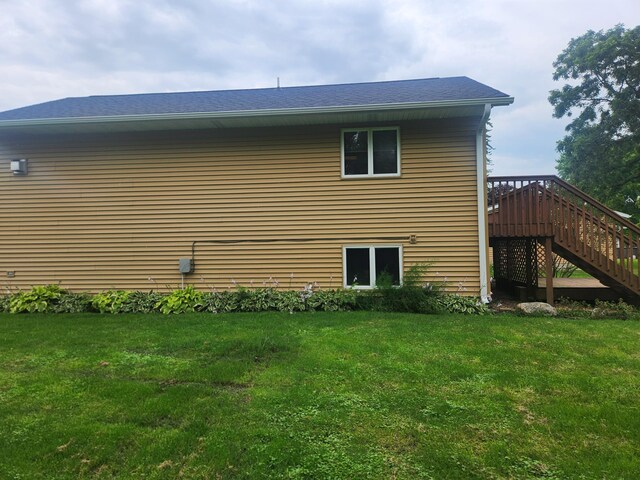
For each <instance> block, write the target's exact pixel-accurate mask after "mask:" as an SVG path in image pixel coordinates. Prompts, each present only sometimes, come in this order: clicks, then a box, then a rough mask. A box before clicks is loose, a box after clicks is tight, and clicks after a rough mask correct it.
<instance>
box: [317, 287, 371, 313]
mask: <svg viewBox="0 0 640 480" xmlns="http://www.w3.org/2000/svg"><path fill="white" fill-rule="evenodd" d="M358 299H359V295H358V291H357V290H354V289H351V288H345V289H337V290H318V291H316V292H313V294H312V295H310V296H309V298H308V299H307V302H306V303H307V308H308V309H309V310H317V311H323V312H344V311H348V310H356V309H358Z"/></svg>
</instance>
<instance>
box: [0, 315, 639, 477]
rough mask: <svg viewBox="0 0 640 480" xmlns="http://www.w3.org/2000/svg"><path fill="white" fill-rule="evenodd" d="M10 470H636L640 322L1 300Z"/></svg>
mask: <svg viewBox="0 0 640 480" xmlns="http://www.w3.org/2000/svg"><path fill="white" fill-rule="evenodd" d="M0 345H2V347H1V349H0V478H3V479H4V478H6V479H23V478H24V479H39V478H47V479H50V478H125V479H126V478H178V477H182V478H189V479H191V478H212V479H213V478H247V479H248V478H251V479H260V478H314V479H315V478H318V479H322V478H326V479H341V478H344V479H352V478H358V479H365V478H380V479H387V478H397V479H417V478H437V479H440V478H452V479H455V478H465V479H466V478H514V479H524V478H544V479H553V478H558V479H560V478H561V479H565V478H569V479H571V478H575V479H578V478H580V479H596V478H597V479H601V478H608V479H614V478H616V479H618V478H628V479H632V478H639V477H640V376H639V375H638V372H639V371H640V352H639V350H638V345H640V322H624V321H619V320H597V321H596V320H564V319H553V320H551V319H535V318H522V317H514V316H497V317H462V316H420V315H408V314H382V313H371V312H355V313H326V314H324V313H315V314H296V315H287V314H276V313H265V314H233V315H219V316H211V315H183V316H174V317H166V316H156V315H122V316H106V315H98V314H93V315H90V314H87V315H61V316H47V315H28V316H27V315H24V316H21V315H14V316H9V315H0Z"/></svg>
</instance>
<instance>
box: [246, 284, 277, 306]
mask: <svg viewBox="0 0 640 480" xmlns="http://www.w3.org/2000/svg"><path fill="white" fill-rule="evenodd" d="M236 295H237V297H238V310H239V311H241V312H265V311H268V310H276V309H277V294H276V290H275V289H273V288H271V287H267V288H255V289H249V288H244V287H238V290H237V291H236Z"/></svg>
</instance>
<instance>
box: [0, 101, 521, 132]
mask: <svg viewBox="0 0 640 480" xmlns="http://www.w3.org/2000/svg"><path fill="white" fill-rule="evenodd" d="M511 103H513V97H498V98H477V99H470V100H443V101H435V102H406V103H384V104H375V105H345V106H332V107H305V108H276V109H263V110H232V111H225V112H188V113H154V114H135V115H110V116H95V117H91V116H87V117H61V118H30V119H20V120H0V129H2V128H4V127H27V126H38V125H64V124H77V123H83V124H86V123H114V122H136V121H153V120H197V119H212V120H215V119H218V118H238V117H240V118H241V117H266V116H286V115H305V114H307V115H308V114H321V113H350V112H367V111H387V110H403V109H424V108H442V107H466V106H476V105H477V106H480V105H485V108H486V106H487V105H489V107H491V105H496V106H497V105H510V104H511Z"/></svg>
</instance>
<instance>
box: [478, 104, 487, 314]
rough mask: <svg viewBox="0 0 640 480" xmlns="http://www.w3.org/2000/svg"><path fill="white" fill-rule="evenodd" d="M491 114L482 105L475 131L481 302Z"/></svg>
mask: <svg viewBox="0 0 640 480" xmlns="http://www.w3.org/2000/svg"><path fill="white" fill-rule="evenodd" d="M490 114H491V104H490V103H486V104H485V105H484V112H483V114H482V118H481V119H480V124H479V125H478V130H477V132H476V183H477V193H478V253H479V260H480V299H481V300H482V303H489V302H490V301H491V297H490V296H489V288H488V285H487V284H488V282H489V280H488V279H489V273H488V272H489V267H488V265H487V257H488V254H487V218H486V215H487V198H486V193H487V192H486V190H487V181H486V178H485V168H486V164H485V158H484V132H485V125H486V123H487V121H488V120H489V115H490Z"/></svg>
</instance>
